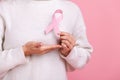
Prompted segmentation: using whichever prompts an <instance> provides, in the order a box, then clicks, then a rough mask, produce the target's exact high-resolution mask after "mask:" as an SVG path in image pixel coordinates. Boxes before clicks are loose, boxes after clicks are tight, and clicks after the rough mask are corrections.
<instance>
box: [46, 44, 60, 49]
mask: <svg viewBox="0 0 120 80" xmlns="http://www.w3.org/2000/svg"><path fill="white" fill-rule="evenodd" d="M61 47H62V46H61V45H48V46H46V47H45V49H47V50H53V49H59V48H61Z"/></svg>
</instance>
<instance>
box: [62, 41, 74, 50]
mask: <svg viewBox="0 0 120 80" xmlns="http://www.w3.org/2000/svg"><path fill="white" fill-rule="evenodd" d="M61 42H62V43H64V44H65V45H66V46H67V48H69V49H72V45H71V44H70V42H69V41H67V40H62V41H61Z"/></svg>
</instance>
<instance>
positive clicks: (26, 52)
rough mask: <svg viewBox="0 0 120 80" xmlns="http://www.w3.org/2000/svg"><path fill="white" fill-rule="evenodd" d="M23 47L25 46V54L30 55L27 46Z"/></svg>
mask: <svg viewBox="0 0 120 80" xmlns="http://www.w3.org/2000/svg"><path fill="white" fill-rule="evenodd" d="M22 48H23V51H24V54H25V56H28V55H30V54H29V51H28V49H27V48H26V46H22Z"/></svg>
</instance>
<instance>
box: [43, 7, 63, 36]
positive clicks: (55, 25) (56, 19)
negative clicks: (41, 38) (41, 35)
mask: <svg viewBox="0 0 120 80" xmlns="http://www.w3.org/2000/svg"><path fill="white" fill-rule="evenodd" d="M57 14H59V15H58V16H57ZM62 19H63V11H62V10H60V9H58V10H56V11H55V12H54V14H53V18H52V22H51V24H50V25H49V26H48V27H47V28H46V29H45V34H48V33H49V32H50V31H52V30H54V33H55V35H56V36H57V37H59V33H60V31H59V24H60V22H61V21H62Z"/></svg>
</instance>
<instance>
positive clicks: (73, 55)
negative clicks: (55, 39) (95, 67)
mask: <svg viewBox="0 0 120 80" xmlns="http://www.w3.org/2000/svg"><path fill="white" fill-rule="evenodd" d="M73 36H74V37H75V39H76V45H75V46H74V48H73V49H72V50H71V52H70V53H69V55H68V56H67V57H64V56H63V55H61V57H62V58H63V59H65V61H66V65H67V71H73V70H75V69H81V68H82V67H84V66H85V64H86V63H87V62H88V61H89V59H90V56H91V55H90V54H91V53H92V51H93V48H92V46H91V45H90V43H89V41H88V39H87V35H86V27H85V24H84V20H83V17H82V14H81V11H80V9H79V8H77V18H76V24H75V27H74V30H73Z"/></svg>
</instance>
